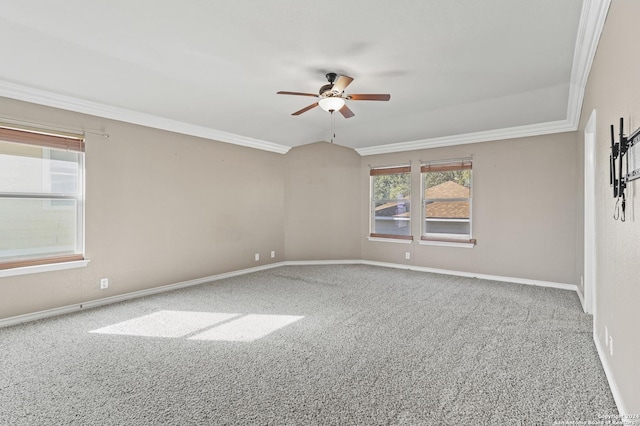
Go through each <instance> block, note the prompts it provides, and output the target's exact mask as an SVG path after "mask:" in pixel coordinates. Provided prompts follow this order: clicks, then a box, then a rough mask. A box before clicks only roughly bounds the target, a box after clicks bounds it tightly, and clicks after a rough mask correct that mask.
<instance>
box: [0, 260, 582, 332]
mask: <svg viewBox="0 0 640 426" xmlns="http://www.w3.org/2000/svg"><path fill="white" fill-rule="evenodd" d="M295 265H372V266H382V267H385V268H396V269H409V270H412V271H417V272H431V273H436V274H445V275H456V276H461V277H469V278H478V279H482V280H491V281H502V282H509V283H516V284H527V285H535V286H540V287H553V288H559V289H563V290H573V291H576V292H577V291H578V287H577V286H576V285H574V284H563V283H555V282H549V281H539V280H531V279H526V278H513V277H502V276H497V275H486V274H476V273H473V272H461V271H452V270H448V269H437V268H428V267H424V266H414V265H403V264H399V263H388V262H377V261H372V260H361V259H347V260H289V261H283V262H277V263H270V264H268V265H261V266H256V267H253V268H246V269H240V270H237V271H231V272H225V273H222V274H217V275H211V276H208V277H203V278H197V279H194V280H189V281H182V282H178V283H175V284H168V285H164V286H160V287H154V288H149V289H146V290H140V291H133V292H131V293H125V294H120V295H117V296H110V297H105V298H102V299H97V300H91V301H88V302H83V303H78V304H74V305H68V306H62V307H59V308H53V309H48V310H45V311H39V312H33V313H29V314H24V315H18V316H15V317H9V318H5V319H1V320H0V328H2V327H8V326H11V325H16V324H21V323H24V322H29V321H36V320H40V319H44V318H49V317H53V316H56V315H63V314H68V313H71V312H76V311H80V310H82V309H90V308H95V307H98V306H103V305H108V304H111V303H117V302H122V301H125V300H130V299H136V298H139V297H145V296H151V295H154V294H158V293H163V292H166V291H172V290H177V289H180V288H185V287H191V286H194V285H199V284H205V283H208V282H212V281H218V280H222V279H225V278H231V277H236V276H239V275H245V274H250V273H253V272H259V271H264V270H267V269H273V268H278V267H280V266H295Z"/></svg>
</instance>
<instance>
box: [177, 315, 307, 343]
mask: <svg viewBox="0 0 640 426" xmlns="http://www.w3.org/2000/svg"><path fill="white" fill-rule="evenodd" d="M302 318H304V317H301V316H294V315H257V314H251V315H245V316H243V317H240V318H238V319H235V320H233V321H229V322H227V323H224V324H220V325H219V326H217V327H214V328H211V329H209V330H206V331H204V332H202V333H199V334H196V335H195V336H192V337H190V338H189V339H192V340H224V341H233V342H251V341H253V340H256V339H260V338H261V337H264V336H266V335H268V334H271V333H273V332H274V331H276V330H279V329H281V328H283V327H286V326H287V325H290V324H293V323H294V322H296V321H298V320H300V319H302Z"/></svg>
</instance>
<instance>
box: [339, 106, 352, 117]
mask: <svg viewBox="0 0 640 426" xmlns="http://www.w3.org/2000/svg"><path fill="white" fill-rule="evenodd" d="M338 111H340V114H342V116H343V117H344V118H351V117H353V116H354V115H355V114H354V113H353V111H351V110H350V109H349V107H348V106H347V104H345V105H344V106H343V107H342V108H340V109H339V110H338Z"/></svg>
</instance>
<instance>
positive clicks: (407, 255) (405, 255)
mask: <svg viewBox="0 0 640 426" xmlns="http://www.w3.org/2000/svg"><path fill="white" fill-rule="evenodd" d="M404 258H405V259H407V260H409V259H411V252H409V251H408V252H406V253H405V254H404Z"/></svg>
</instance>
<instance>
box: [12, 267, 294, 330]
mask: <svg viewBox="0 0 640 426" xmlns="http://www.w3.org/2000/svg"><path fill="white" fill-rule="evenodd" d="M279 266H282V262H279V263H270V264H268V265H261V266H256V267H253V268H247V269H240V270H237V271H231V272H225V273H222V274H217V275H211V276H208V277H203V278H196V279H194V280H189V281H181V282H178V283H174V284H168V285H163V286H160V287H153V288H149V289H146V290H139V291H132V292H131V293H125V294H119V295H116V296H110V297H105V298H102V299H97V300H91V301H89V302H83V303H77V304H73V305H68V306H62V307H60V308H53V309H47V310H44V311H38V312H33V313H30V314H24V315H18V316H15V317H9V318H5V319H1V320H0V328H2V327H9V326H12V325H17V324H21V323H24V322H30V321H36V320H40V319H44V318H49V317H54V316H57V315H64V314H69V313H72V312H77V311H80V310H82V309H91V308H95V307H98V306H103V305H109V304H111V303H117V302H122V301H125V300H130V299H137V298H139V297H145V296H151V295H154V294H158V293H164V292H166V291H172V290H178V289H181V288H185V287H191V286H194V285H200V284H205V283H209V282H212V281H218V280H223V279H225V278H231V277H236V276H238V275H244V274H250V273H253V272H258V271H264V270H266V269H272V268H277V267H279Z"/></svg>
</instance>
